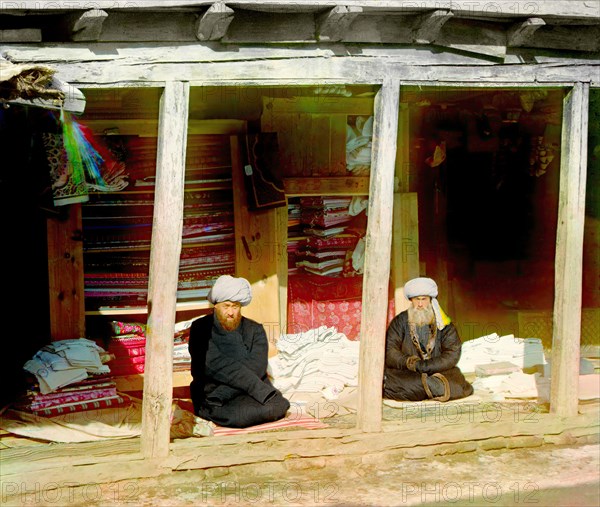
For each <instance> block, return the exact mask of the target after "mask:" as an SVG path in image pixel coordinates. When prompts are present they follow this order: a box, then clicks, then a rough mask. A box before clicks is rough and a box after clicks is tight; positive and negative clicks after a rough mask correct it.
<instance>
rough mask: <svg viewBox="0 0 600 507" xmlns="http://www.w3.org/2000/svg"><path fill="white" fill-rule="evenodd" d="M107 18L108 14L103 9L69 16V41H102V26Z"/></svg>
mask: <svg viewBox="0 0 600 507" xmlns="http://www.w3.org/2000/svg"><path fill="white" fill-rule="evenodd" d="M107 17H108V13H107V12H106V11H103V10H102V9H90V10H87V11H85V12H80V13H75V14H69V15H67V17H66V30H67V34H68V37H69V40H72V41H73V42H86V41H98V40H100V35H101V34H102V25H103V24H104V21H105V20H106V18H107Z"/></svg>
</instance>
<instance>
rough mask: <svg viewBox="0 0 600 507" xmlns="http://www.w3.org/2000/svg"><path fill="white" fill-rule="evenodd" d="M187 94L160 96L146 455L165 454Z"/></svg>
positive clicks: (173, 87)
mask: <svg viewBox="0 0 600 507" xmlns="http://www.w3.org/2000/svg"><path fill="white" fill-rule="evenodd" d="M189 93H190V89H189V84H188V83H183V82H169V83H167V84H166V86H165V89H164V92H163V95H162V98H161V100H160V112H159V127H158V139H157V156H156V187H155V195H154V218H153V224H152V243H151V251H150V273H149V279H148V327H147V338H146V339H147V342H146V366H145V371H144V401H143V404H142V440H141V450H142V454H143V456H144V457H145V458H157V457H163V456H166V455H167V454H168V453H169V438H170V437H169V432H170V415H171V402H172V398H173V332H174V329H175V310H176V303H177V281H178V275H179V256H180V254H181V232H182V224H183V196H184V177H185V152H186V142H187V121H188V110H189Z"/></svg>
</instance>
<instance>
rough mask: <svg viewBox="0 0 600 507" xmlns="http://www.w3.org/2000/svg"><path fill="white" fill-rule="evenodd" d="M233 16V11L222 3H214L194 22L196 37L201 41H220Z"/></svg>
mask: <svg viewBox="0 0 600 507" xmlns="http://www.w3.org/2000/svg"><path fill="white" fill-rule="evenodd" d="M233 16H234V11H233V9H230V8H229V7H227V6H226V5H225V4H224V3H223V2H215V3H214V4H212V5H211V6H210V7H209V8H208V10H207V11H206V12H205V13H204V14H203V15H202V16H200V17H199V18H198V20H197V21H196V37H197V38H198V40H201V41H207V40H220V39H222V38H223V37H224V36H225V34H226V33H227V29H228V28H229V25H230V24H231V22H232V21H233Z"/></svg>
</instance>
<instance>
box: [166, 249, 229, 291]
mask: <svg viewBox="0 0 600 507" xmlns="http://www.w3.org/2000/svg"><path fill="white" fill-rule="evenodd" d="M234 272H235V249H234V248H232V247H231V246H230V245H228V244H223V245H218V244H215V245H204V246H202V245H197V246H190V247H188V248H183V249H182V251H181V258H180V260H179V283H178V285H177V300H178V301H180V302H185V301H189V300H197V299H206V296H207V295H208V292H209V291H210V288H211V287H212V286H213V285H214V283H215V281H216V279H217V278H218V277H219V276H221V275H233V274H234Z"/></svg>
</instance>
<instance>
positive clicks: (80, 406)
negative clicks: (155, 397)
mask: <svg viewBox="0 0 600 507" xmlns="http://www.w3.org/2000/svg"><path fill="white" fill-rule="evenodd" d="M130 403H131V401H130V400H129V398H123V397H121V396H118V395H117V396H112V397H110V398H104V399H101V400H92V401H82V402H77V403H69V404H64V405H60V406H56V407H50V408H46V409H41V410H32V412H33V413H34V414H35V415H39V416H44V417H55V416H58V415H64V414H70V413H73V412H84V411H86V410H96V409H101V408H115V407H124V406H127V405H129V404H130Z"/></svg>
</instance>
